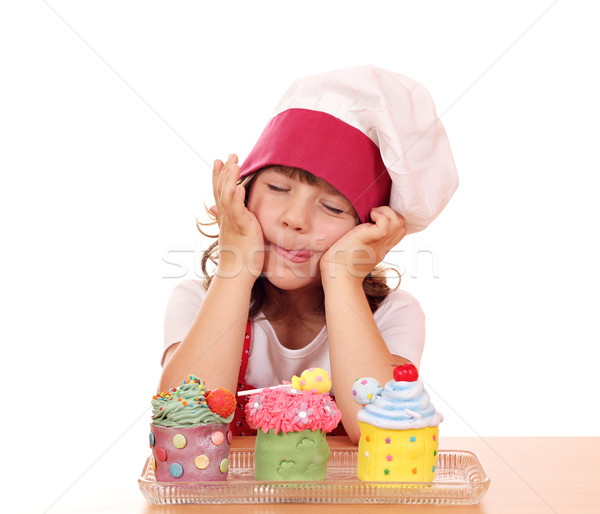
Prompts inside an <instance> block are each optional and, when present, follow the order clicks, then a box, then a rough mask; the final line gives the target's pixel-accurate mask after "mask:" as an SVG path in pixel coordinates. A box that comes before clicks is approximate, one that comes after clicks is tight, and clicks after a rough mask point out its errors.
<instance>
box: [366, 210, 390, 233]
mask: <svg viewBox="0 0 600 514" xmlns="http://www.w3.org/2000/svg"><path fill="white" fill-rule="evenodd" d="M389 214H390V213H389V212H387V211H386V210H385V208H383V207H375V208H373V209H371V219H372V220H373V221H374V222H375V226H376V227H377V228H378V229H379V232H380V234H381V236H385V235H386V234H388V233H389V230H390V218H389V217H388V215H389Z"/></svg>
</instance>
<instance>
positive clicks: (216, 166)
mask: <svg viewBox="0 0 600 514" xmlns="http://www.w3.org/2000/svg"><path fill="white" fill-rule="evenodd" d="M223 166H224V164H223V161H221V160H219V159H217V160H216V161H215V162H214V163H213V177H212V186H213V197H214V199H215V201H218V196H217V193H218V184H219V175H220V173H221V171H222V170H223Z"/></svg>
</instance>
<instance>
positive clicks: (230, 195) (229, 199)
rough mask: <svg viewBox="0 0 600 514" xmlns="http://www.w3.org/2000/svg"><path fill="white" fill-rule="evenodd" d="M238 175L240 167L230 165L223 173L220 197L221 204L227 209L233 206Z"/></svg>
mask: <svg viewBox="0 0 600 514" xmlns="http://www.w3.org/2000/svg"><path fill="white" fill-rule="evenodd" d="M239 175H240V167H239V166H238V165H237V164H234V163H231V165H230V166H229V168H228V169H227V171H226V172H225V176H224V177H223V187H222V190H221V196H222V198H223V202H224V203H226V204H227V206H228V207H229V208H231V206H232V204H233V199H234V195H235V190H236V187H237V180H238V177H239Z"/></svg>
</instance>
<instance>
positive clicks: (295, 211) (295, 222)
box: [281, 201, 309, 233]
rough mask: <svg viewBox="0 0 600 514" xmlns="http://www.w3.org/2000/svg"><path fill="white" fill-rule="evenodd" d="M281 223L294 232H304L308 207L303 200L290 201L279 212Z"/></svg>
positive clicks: (307, 218)
mask: <svg viewBox="0 0 600 514" xmlns="http://www.w3.org/2000/svg"><path fill="white" fill-rule="evenodd" d="M281 224H282V225H283V226H285V227H288V228H290V229H292V230H293V231H295V232H300V233H304V232H306V231H307V229H308V224H309V209H308V208H307V206H306V205H304V203H303V202H298V201H294V202H290V203H289V204H288V205H287V206H286V208H285V209H284V211H283V212H282V213H281Z"/></svg>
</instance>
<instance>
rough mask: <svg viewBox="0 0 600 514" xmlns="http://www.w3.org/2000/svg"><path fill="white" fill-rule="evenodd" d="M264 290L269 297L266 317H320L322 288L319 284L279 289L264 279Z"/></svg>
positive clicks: (305, 318) (313, 318) (312, 318)
mask: <svg viewBox="0 0 600 514" xmlns="http://www.w3.org/2000/svg"><path fill="white" fill-rule="evenodd" d="M265 292H266V296H267V298H269V300H268V302H267V305H266V309H265V314H266V315H267V318H271V315H270V314H272V316H273V318H274V319H290V318H296V319H301V320H305V321H309V320H316V319H322V318H323V317H324V314H323V313H322V312H320V308H321V306H322V303H323V289H322V287H321V285H320V284H316V285H315V284H311V285H308V286H304V287H301V288H298V289H290V290H285V289H279V288H278V287H275V286H274V285H273V284H271V283H270V282H269V281H265Z"/></svg>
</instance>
